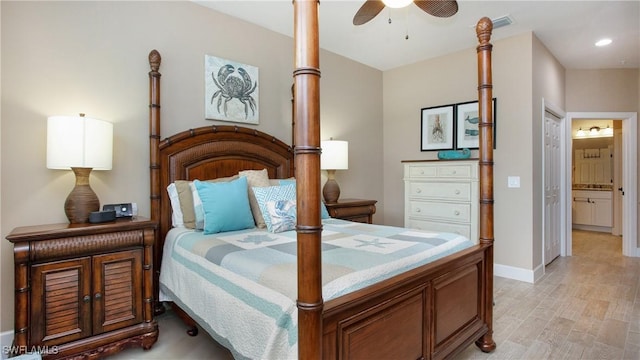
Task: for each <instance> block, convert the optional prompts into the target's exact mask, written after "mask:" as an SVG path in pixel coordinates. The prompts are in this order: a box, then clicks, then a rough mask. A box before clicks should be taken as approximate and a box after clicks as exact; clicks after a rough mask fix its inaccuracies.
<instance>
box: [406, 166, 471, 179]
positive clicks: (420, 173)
mask: <svg viewBox="0 0 640 360" xmlns="http://www.w3.org/2000/svg"><path fill="white" fill-rule="evenodd" d="M476 169H477V163H470V162H464V163H463V162H461V163H447V164H435V163H432V164H429V165H425V164H420V165H418V164H416V165H409V169H408V170H409V171H408V173H406V174H405V175H407V176H408V177H409V178H411V179H421V178H436V177H439V178H454V179H472V178H473V179H475V178H477V176H478V175H477V172H476Z"/></svg>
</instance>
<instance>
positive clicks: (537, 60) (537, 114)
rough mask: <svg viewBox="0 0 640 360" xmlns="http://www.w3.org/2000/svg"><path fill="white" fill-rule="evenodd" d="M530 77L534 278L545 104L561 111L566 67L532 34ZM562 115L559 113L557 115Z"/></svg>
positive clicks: (540, 234)
mask: <svg viewBox="0 0 640 360" xmlns="http://www.w3.org/2000/svg"><path fill="white" fill-rule="evenodd" d="M532 40H533V42H532V46H533V58H532V60H533V61H532V76H533V89H532V90H533V91H532V94H531V95H532V98H531V103H532V105H533V107H532V115H533V117H532V122H531V130H530V131H531V134H532V135H533V142H532V146H533V151H532V163H531V175H532V178H531V182H532V184H533V187H532V190H533V192H532V197H531V203H532V206H531V210H532V214H531V215H532V223H533V229H532V230H533V232H532V237H531V255H532V258H531V268H530V269H531V270H533V271H535V272H536V279H537V278H539V276H541V275H542V274H543V273H544V264H543V262H544V259H543V245H544V244H543V242H544V225H545V224H544V218H543V215H544V208H543V202H542V199H543V197H544V179H543V177H542V175H543V174H544V171H542V169H544V163H543V159H544V147H543V143H544V141H543V137H544V106H547V107H551V108H554V109H561V110H564V108H565V92H566V85H565V69H564V67H563V66H562V65H561V64H560V63H559V62H558V60H556V58H555V57H554V56H553V54H551V53H550V52H549V50H548V49H547V48H546V47H545V46H544V44H542V42H540V40H538V38H537V37H535V36H534V37H533V39H532ZM559 115H562V114H559Z"/></svg>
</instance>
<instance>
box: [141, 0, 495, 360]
mask: <svg viewBox="0 0 640 360" xmlns="http://www.w3.org/2000/svg"><path fill="white" fill-rule="evenodd" d="M317 6H318V3H317V2H316V1H294V19H295V24H294V27H295V33H294V41H295V69H294V74H293V75H294V80H295V81H294V99H295V100H294V110H293V113H294V114H295V129H294V139H292V141H293V143H294V144H295V147H294V148H291V147H289V146H288V145H286V144H285V143H284V142H282V141H280V140H278V139H276V138H274V137H272V136H270V135H268V134H265V133H262V132H260V131H257V130H254V129H248V128H243V127H237V126H236V127H234V126H209V127H202V128H197V129H190V130H187V131H184V132H181V133H178V134H175V135H173V136H170V137H168V138H166V139H164V140H161V137H160V73H159V66H160V54H159V53H158V52H157V51H155V50H154V51H152V52H151V53H150V55H149V61H150V65H151V72H150V73H149V78H150V181H151V184H150V185H151V196H150V199H151V218H152V220H155V221H157V222H158V223H159V231H158V238H157V239H156V243H155V246H154V250H155V255H154V257H155V265H154V268H155V269H156V276H155V279H154V285H155V289H156V299H158V295H157V294H158V291H159V289H160V287H161V284H160V280H159V276H160V275H159V274H158V273H159V272H160V269H161V267H162V271H163V272H164V271H165V270H164V269H165V268H164V266H165V265H166V263H168V262H169V261H170V260H168V258H169V255H168V252H169V251H167V250H166V249H169V248H170V247H165V236H167V233H169V231H170V230H171V228H172V208H171V204H170V200H169V197H168V195H167V192H166V188H167V187H168V186H169V185H170V184H172V183H173V182H176V181H177V180H194V179H214V178H221V177H230V176H234V175H237V174H238V173H239V172H240V171H242V170H261V169H267V170H266V171H267V172H268V174H269V178H270V179H286V178H290V177H293V176H294V175H295V182H296V194H297V195H296V205H297V225H296V232H297V241H295V246H297V254H298V256H297V297H296V299H297V302H296V303H295V304H296V306H297V309H294V311H293V313H294V314H296V313H297V319H293V320H291V323H292V324H293V325H292V328H294V329H295V328H296V327H297V334H296V335H291V334H290V333H289V335H288V336H289V339H291V338H294V340H295V341H296V342H297V347H296V348H297V355H298V357H299V358H301V359H311V358H314V359H315V358H325V359H338V358H340V359H342V358H384V357H393V358H399V359H400V358H422V359H440V358H447V357H451V356H453V355H455V354H456V353H458V352H460V351H462V350H463V349H464V348H466V347H468V346H469V345H470V344H472V343H474V342H475V343H476V345H477V346H478V347H479V348H480V349H481V350H482V351H485V352H487V351H492V350H493V349H494V348H495V343H494V341H493V339H492V301H493V295H492V292H493V189H492V186H493V180H492V176H493V170H492V166H493V160H492V159H493V153H492V149H493V139H492V133H493V131H492V123H491V119H492V114H491V111H492V108H491V106H490V102H491V98H492V87H491V55H490V52H491V44H490V43H489V39H490V35H491V28H492V24H491V21H490V20H489V19H487V18H483V19H481V20H480V22H479V23H478V25H477V28H476V29H477V33H478V39H479V41H480V45H479V46H478V82H479V86H478V94H479V102H480V105H479V110H480V125H479V128H480V143H481V144H480V155H479V158H480V160H479V161H480V176H481V180H480V184H481V185H480V217H481V218H480V223H481V226H480V239H479V241H478V239H473V240H474V241H478V242H477V243H476V244H475V245H471V246H470V247H467V248H465V249H463V250H461V251H457V252H454V253H452V254H449V255H443V257H440V258H438V259H436V260H435V261H432V262H430V263H426V264H422V265H419V266H417V267H414V268H411V269H410V270H408V271H404V272H401V273H398V274H395V275H394V276H391V277H388V278H386V279H384V280H381V281H379V282H376V283H374V284H373V285H369V286H365V287H362V288H359V289H357V290H355V291H352V292H349V293H346V294H344V295H341V296H337V297H333V298H331V299H330V300H328V301H326V302H324V300H323V288H322V287H323V282H322V267H323V263H322V259H321V248H322V247H324V245H323V244H322V231H323V222H322V219H321V211H320V210H321V207H320V204H321V200H320V199H321V194H320V185H321V184H320V152H321V149H320V120H319V118H320V114H319V93H320V91H319V78H320V70H319V60H318V58H319V46H318V9H317ZM294 169H295V174H294ZM338 225H339V226H342V225H340V224H338ZM171 246H173V245H171ZM163 250H165V256H166V258H165V259H163ZM170 251H171V253H172V254H175V253H176V252H175V251H173V249H172V250H170ZM172 256H173V255H172ZM163 261H164V262H165V263H163ZM171 261H173V260H171ZM161 264H162V265H161ZM163 275H164V274H163ZM236 280H238V279H236ZM186 281H187V279H180V280H179V281H176V282H186ZM238 281H239V282H242V281H244V280H238ZM197 284H201V283H197ZM235 285H236V284H234V286H235ZM238 286H240V285H238ZM191 287H202V286H201V285H192V286H191ZM165 288H167V286H165ZM167 291H168V292H171V290H169V289H167ZM177 292H179V291H176V290H174V292H173V293H172V294H171V295H172V297H171V296H170V298H171V299H170V300H172V301H174V305H176V304H177V305H179V306H176V307H175V309H176V312H177V313H178V314H181V316H183V318H184V319H186V321H188V322H191V323H190V324H191V325H195V323H194V322H193V321H194V320H192V319H196V321H198V324H200V325H202V326H203V327H204V328H205V329H210V328H211V327H212V326H213V325H210V324H205V323H204V322H206V320H204V315H203V314H201V313H198V311H197V310H194V309H190V308H189V306H186V305H185V303H186V302H187V299H186V298H181V296H183V295H182V294H178V293H177ZM185 296H186V295H185ZM160 300H163V299H160ZM159 305H160V304H159ZM204 306H206V304H205V305H204ZM181 307H185V308H183V309H181ZM195 307H196V306H194V308H195ZM158 309H160V306H158ZM277 321H278V320H276V322H277ZM194 329H195V327H194ZM290 341H291V340H290ZM223 345H225V346H228V345H230V344H226V343H225V344H223ZM231 346H232V347H233V346H234V345H233V344H231ZM294 346H295V344H294ZM234 355H236V356H239V357H242V356H244V355H242V354H241V353H240V352H234Z"/></svg>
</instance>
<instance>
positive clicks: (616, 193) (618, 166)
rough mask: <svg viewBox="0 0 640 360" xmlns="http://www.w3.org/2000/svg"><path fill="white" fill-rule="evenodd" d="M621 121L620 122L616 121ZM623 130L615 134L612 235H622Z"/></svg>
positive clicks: (618, 129)
mask: <svg viewBox="0 0 640 360" xmlns="http://www.w3.org/2000/svg"><path fill="white" fill-rule="evenodd" d="M614 121H619V120H614ZM623 190H624V189H623V188H622V129H620V128H616V129H615V130H614V134H613V193H612V195H613V227H612V228H611V234H613V235H616V236H621V235H622V219H623V218H624V214H623V213H622V191H623Z"/></svg>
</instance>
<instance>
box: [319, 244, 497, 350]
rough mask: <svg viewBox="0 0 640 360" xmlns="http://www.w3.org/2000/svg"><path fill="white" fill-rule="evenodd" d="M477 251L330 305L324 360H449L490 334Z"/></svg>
mask: <svg viewBox="0 0 640 360" xmlns="http://www.w3.org/2000/svg"><path fill="white" fill-rule="evenodd" d="M486 250H487V248H486V247H484V246H481V245H478V246H475V247H473V248H471V249H468V250H465V251H463V252H460V253H457V254H454V255H451V256H448V257H446V258H443V259H441V260H438V261H436V262H433V263H430V264H427V265H425V266H423V267H420V268H417V269H415V270H414V271H411V272H408V273H406V274H404V275H403V276H401V277H400V278H392V279H389V280H388V281H385V282H381V283H379V284H376V285H374V286H371V287H369V288H366V289H363V290H360V291H357V292H354V293H352V294H349V295H346V296H343V297H340V298H337V299H335V300H332V301H327V302H326V303H325V307H324V311H323V351H322V354H323V358H324V359H330V360H334V359H369V358H370V357H371V355H372V354H375V355H376V357H378V358H381V359H387V358H388V359H391V358H393V359H445V358H450V357H452V356H454V355H455V354H457V353H458V352H460V351H462V350H464V349H465V348H466V347H468V346H469V345H471V344H473V343H474V342H475V341H476V340H477V339H479V338H481V337H482V336H483V335H484V334H485V333H487V331H488V329H489V328H488V325H487V322H486V313H485V311H484V310H483V309H484V308H485V296H484V295H483V291H484V290H485V288H486V284H485V281H484V277H483V275H482V274H483V273H484V270H485V269H484V268H485V266H487V262H486Z"/></svg>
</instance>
